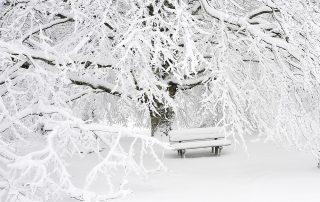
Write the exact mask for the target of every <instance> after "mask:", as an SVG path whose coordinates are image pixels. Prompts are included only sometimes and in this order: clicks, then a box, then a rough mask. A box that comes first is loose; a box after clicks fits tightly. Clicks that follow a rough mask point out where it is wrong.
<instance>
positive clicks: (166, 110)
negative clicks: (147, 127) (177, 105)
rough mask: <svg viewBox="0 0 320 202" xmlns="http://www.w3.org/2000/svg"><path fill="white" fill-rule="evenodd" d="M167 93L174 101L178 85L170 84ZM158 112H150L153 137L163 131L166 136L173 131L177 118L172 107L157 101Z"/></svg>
mask: <svg viewBox="0 0 320 202" xmlns="http://www.w3.org/2000/svg"><path fill="white" fill-rule="evenodd" d="M167 91H168V93H169V95H170V97H171V98H172V99H174V97H175V95H176V92H177V85H176V84H174V83H169V87H168V88H167ZM155 103H156V106H155V108H156V110H157V112H153V111H152V110H149V113H150V121H151V136H154V134H155V133H156V132H157V131H159V130H160V131H161V132H163V133H165V134H166V135H167V134H168V132H169V131H170V130H171V126H172V123H173V120H174V117H175V113H174V110H173V108H172V107H171V106H167V105H165V104H164V103H163V102H159V101H158V100H155Z"/></svg>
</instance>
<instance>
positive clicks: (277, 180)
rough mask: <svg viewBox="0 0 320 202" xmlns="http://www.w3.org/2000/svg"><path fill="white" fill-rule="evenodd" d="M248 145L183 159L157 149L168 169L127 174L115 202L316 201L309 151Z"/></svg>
mask: <svg viewBox="0 0 320 202" xmlns="http://www.w3.org/2000/svg"><path fill="white" fill-rule="evenodd" d="M247 147H248V152H246V151H245V150H244V148H243V147H242V146H240V145H237V146H236V147H235V146H234V144H233V145H231V146H228V147H225V148H224V149H223V150H222V154H221V156H220V157H217V156H213V155H212V154H211V153H210V148H206V149H196V150H187V152H186V158H185V159H181V158H180V157H178V155H177V153H176V152H173V151H165V152H164V154H161V152H160V156H162V158H163V161H164V163H165V165H166V166H167V167H168V171H167V172H155V173H152V174H151V175H150V176H149V178H148V179H146V180H144V179H141V178H139V177H136V176H130V177H129V183H128V185H127V187H129V188H130V189H132V190H133V193H132V194H129V195H128V196H127V197H125V198H119V199H116V200H115V201H116V202H150V201H152V202H198V201H199V202H200V201H201V202H207V201H208V202H209V201H210V202H212V201H221V202H231V201H236V202H242V201H243V202H244V201H245V202H264V201H268V202H270V201H274V202H278V201H279V202H298V201H299V202H301V201H304V202H318V201H319V199H320V191H319V187H320V170H319V169H318V168H317V167H316V161H315V159H313V158H312V156H311V155H309V154H306V153H303V152H299V151H296V150H288V149H285V148H283V147H281V146H277V145H275V144H274V143H272V142H267V143H265V142H262V141H255V140H252V139H251V140H250V139H249V140H248V141H247ZM87 163H88V162H87ZM87 165H89V163H88V164H87ZM82 169H84V170H85V167H82V168H81V169H78V172H81V170H82ZM102 187H103V186H100V185H99V183H96V185H95V186H94V187H93V188H94V189H97V190H96V191H98V192H103V188H102Z"/></svg>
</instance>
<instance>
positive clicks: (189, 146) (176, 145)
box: [171, 139, 231, 150]
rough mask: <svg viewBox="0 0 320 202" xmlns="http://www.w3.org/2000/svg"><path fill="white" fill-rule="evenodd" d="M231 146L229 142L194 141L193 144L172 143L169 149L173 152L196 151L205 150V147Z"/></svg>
mask: <svg viewBox="0 0 320 202" xmlns="http://www.w3.org/2000/svg"><path fill="white" fill-rule="evenodd" d="M228 145H231V142H230V141H229V140H221V139H220V140H203V141H195V142H181V143H173V144H171V147H172V148H173V149H174V150H181V149H197V148H206V147H217V146H228Z"/></svg>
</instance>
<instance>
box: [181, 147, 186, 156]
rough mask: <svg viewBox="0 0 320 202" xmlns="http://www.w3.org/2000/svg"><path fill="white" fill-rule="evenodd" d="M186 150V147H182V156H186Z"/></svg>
mask: <svg viewBox="0 0 320 202" xmlns="http://www.w3.org/2000/svg"><path fill="white" fill-rule="evenodd" d="M185 154H186V150H185V149H182V150H181V158H186V155H185Z"/></svg>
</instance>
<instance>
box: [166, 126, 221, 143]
mask: <svg viewBox="0 0 320 202" xmlns="http://www.w3.org/2000/svg"><path fill="white" fill-rule="evenodd" d="M223 137H225V136H224V130H223V128H220V127H219V128H213V127H212V128H191V129H182V130H172V131H170V132H169V138H170V142H179V141H190V140H205V139H219V138H223Z"/></svg>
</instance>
